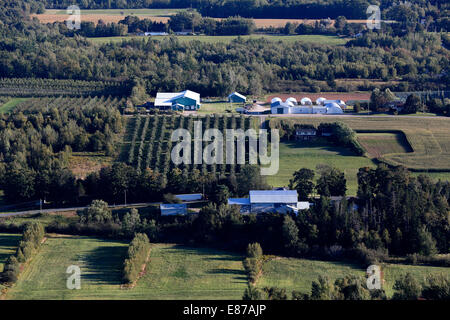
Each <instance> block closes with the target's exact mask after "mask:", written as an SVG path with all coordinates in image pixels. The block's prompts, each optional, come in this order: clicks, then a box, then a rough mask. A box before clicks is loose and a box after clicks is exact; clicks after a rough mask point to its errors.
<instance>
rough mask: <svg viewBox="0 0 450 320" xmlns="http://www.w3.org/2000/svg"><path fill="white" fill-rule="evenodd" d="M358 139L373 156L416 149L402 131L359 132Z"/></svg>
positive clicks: (377, 156)
mask: <svg viewBox="0 0 450 320" xmlns="http://www.w3.org/2000/svg"><path fill="white" fill-rule="evenodd" d="M358 141H359V142H360V143H361V145H362V146H363V147H364V149H366V151H367V153H368V154H369V156H370V157H371V158H379V157H381V156H383V155H386V154H392V153H408V152H413V151H414V150H413V149H412V148H411V146H410V145H409V143H408V141H407V140H406V137H405V136H404V135H403V134H402V133H359V134H358Z"/></svg>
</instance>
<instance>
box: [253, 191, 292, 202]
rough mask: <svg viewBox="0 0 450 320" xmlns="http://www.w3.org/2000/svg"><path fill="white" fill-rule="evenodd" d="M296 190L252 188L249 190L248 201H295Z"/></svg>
mask: <svg viewBox="0 0 450 320" xmlns="http://www.w3.org/2000/svg"><path fill="white" fill-rule="evenodd" d="M297 201H298V194H297V191H296V190H263V191H259V190H253V191H250V203H297Z"/></svg>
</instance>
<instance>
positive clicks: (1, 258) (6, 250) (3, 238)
mask: <svg viewBox="0 0 450 320" xmlns="http://www.w3.org/2000/svg"><path fill="white" fill-rule="evenodd" d="M20 238H21V235H20V234H9V233H0V272H2V271H3V264H4V263H5V261H6V259H7V258H8V256H9V255H11V254H14V253H15V252H16V249H17V246H18V245H19V241H20Z"/></svg>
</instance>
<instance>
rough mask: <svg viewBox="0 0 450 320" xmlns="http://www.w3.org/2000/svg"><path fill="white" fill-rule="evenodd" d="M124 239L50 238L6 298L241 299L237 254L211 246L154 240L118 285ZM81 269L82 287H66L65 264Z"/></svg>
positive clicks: (241, 278)
mask: <svg viewBox="0 0 450 320" xmlns="http://www.w3.org/2000/svg"><path fill="white" fill-rule="evenodd" d="M127 248H128V243H125V242H120V241H111V240H102V239H96V238H89V237H77V236H56V235H54V236H50V237H49V238H48V240H47V241H46V242H45V243H44V244H43V246H42V248H41V250H40V251H39V253H38V254H37V255H36V256H35V257H34V258H33V260H32V261H31V263H30V265H29V266H28V267H27V269H26V270H25V271H24V272H23V273H22V274H21V275H20V277H19V281H18V282H17V283H16V285H15V286H14V287H13V288H11V289H9V291H8V294H7V296H6V298H7V299H58V300H59V299H76V300H81V299H139V300H147V299H149V300H150V299H151V300H157V299H162V300H164V299H166V300H167V299H168V300H172V299H241V298H242V294H243V292H244V289H245V287H246V276H245V273H244V271H243V267H242V257H241V256H239V255H234V254H229V253H226V252H222V251H218V250H210V249H197V248H188V247H183V246H177V245H173V244H153V245H152V251H151V255H150V262H149V264H148V265H147V271H146V274H145V275H144V276H143V277H142V278H141V279H140V280H139V282H138V285H137V286H136V287H135V288H133V289H128V290H127V289H121V283H122V280H121V277H122V275H121V268H122V263H123V260H124V258H125V255H126V251H127ZM70 265H78V266H80V268H81V289H80V290H68V289H67V288H66V280H67V277H68V276H69V275H68V274H66V268H67V267H68V266H70Z"/></svg>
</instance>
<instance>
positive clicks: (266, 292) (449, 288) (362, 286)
mask: <svg viewBox="0 0 450 320" xmlns="http://www.w3.org/2000/svg"><path fill="white" fill-rule="evenodd" d="M393 289H394V294H393V296H392V297H391V298H390V299H388V297H387V296H386V292H385V290H384V289H383V288H382V289H373V290H369V289H368V288H367V279H365V278H362V277H358V276H345V277H343V278H338V279H336V280H335V281H334V282H333V281H331V280H330V279H329V278H328V277H326V276H319V278H318V279H317V281H313V282H312V284H311V291H310V293H303V292H301V291H297V290H293V291H292V294H291V300H303V301H308V300H309V301H317V300H419V299H421V300H449V299H450V279H449V278H448V277H446V276H444V275H443V274H441V275H431V274H429V275H427V276H426V278H425V281H423V283H421V282H419V281H418V280H417V279H415V278H414V277H413V276H412V275H411V274H410V273H406V274H402V275H400V276H399V277H398V278H397V279H396V280H395V283H394V286H393ZM242 299H243V300H288V299H289V296H288V293H287V292H286V289H285V288H279V287H264V288H261V289H260V288H257V287H255V286H251V285H249V286H248V287H247V288H246V289H245V291H244V295H243V297H242Z"/></svg>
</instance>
